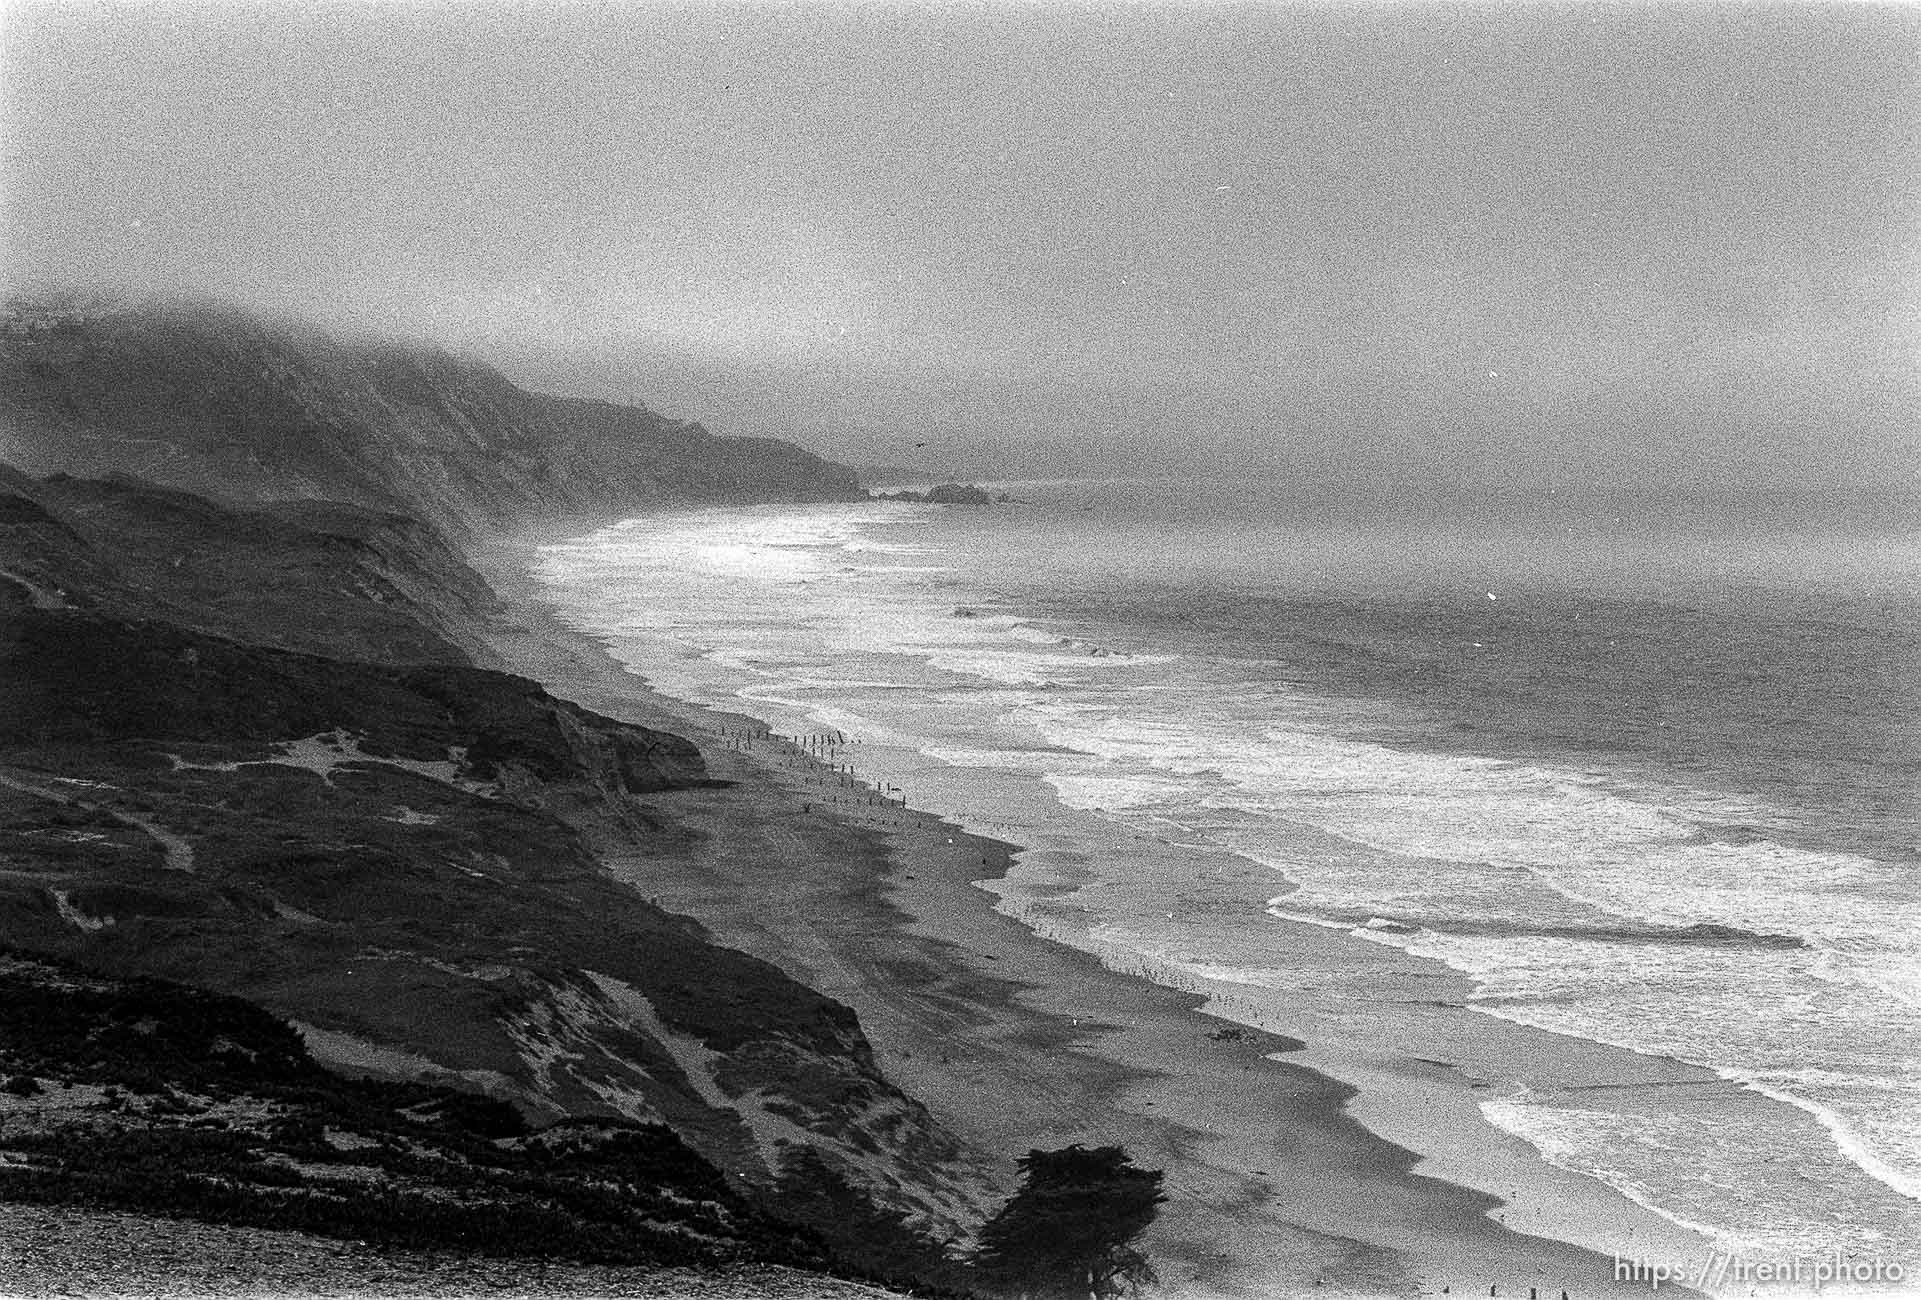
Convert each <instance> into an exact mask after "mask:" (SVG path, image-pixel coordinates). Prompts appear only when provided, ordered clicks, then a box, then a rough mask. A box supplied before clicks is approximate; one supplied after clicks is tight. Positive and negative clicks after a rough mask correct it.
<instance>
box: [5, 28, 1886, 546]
mask: <svg viewBox="0 0 1921 1300" xmlns="http://www.w3.org/2000/svg"><path fill="white" fill-rule="evenodd" d="M0 23H3V24H4V26H0V60H4V63H3V64H0V74H3V75H0V83H3V85H4V89H0V114H3V116H0V125H3V126H4V132H3V133H0V167H3V168H4V171H3V173H0V180H3V181H4V186H3V187H0V193H3V195H4V197H3V198H0V221H3V222H4V226H0V235H3V236H4V244H3V245H0V249H3V251H4V263H0V266H3V267H4V270H0V279H4V282H5V285H6V286H7V287H8V288H10V289H19V288H28V287H37V286H44V285H49V284H70V285H82V286H107V287H111V288H115V289H130V290H134V291H139V292H147V291H155V290H159V291H170V290H174V289H182V290H187V291H193V292H202V293H206V292H211V293H215V294H218V295H221V296H224V297H229V298H234V299H238V300H240V301H242V302H246V303H252V304H258V305H262V306H269V307H274V308H278V309H283V310H292V311H295V312H298V313H301V314H305V315H308V316H313V317H316V318H319V319H321V320H323V321H326V322H328V323H333V324H338V325H344V326H359V327H367V328H374V329H380V330H386V331H394V332H401V333H406V334H412V335H423V336H427V337H431V338H435V339H437V340H440V341H442V342H444V343H446V344H448V345H450V346H453V347H455V348H458V349H461V350H463V351H467V352H471V353H472V354H474V355H476V356H479V357H481V358H483V359H486V360H488V361H490V362H491V363H493V364H496V365H498V366H500V367H501V368H502V369H503V370H504V371H506V373H508V374H509V375H510V376H512V377H514V378H515V379H517V380H519V381H520V382H522V383H524V384H527V385H529V386H532V387H538V388H543V389H547V390H550V391H564V392H572V393H583V394H591V395H596V396H605V397H612V398H616V399H619V400H630V401H640V402H644V403H645V404H647V405H649V406H652V407H654V408H655V409H658V410H663V411H666V412H668V413H670V414H674V415H677V416H682V417H685V418H692V419H699V420H701V421H702V422H704V423H706V424H707V425H708V426H709V427H710V428H713V429H714V430H716V431H717V432H723V433H734V434H766V435H773V436H784V437H791V438H794V439H796V440H799V441H801V442H803V443H805V444H806V445H809V446H811V447H814V448H815V449H817V450H821V451H824V452H827V453H829V454H836V455H839V456H841V457H843V458H846V459H850V460H853V461H855V462H858V463H865V464H885V465H900V466H907V467H911V466H926V467H930V468H948V467H950V466H951V467H955V468H960V469H965V470H967V471H969V472H971V473H976V474H985V475H992V474H994V473H995V472H996V471H1001V472H1005V473H1007V474H1010V475H1012V474H1021V473H1028V474H1032V473H1051V472H1060V473H1075V472H1088V471H1099V470H1102V469H1113V470H1118V471H1126V472H1136V473H1138V472H1147V473H1153V472H1170V473H1208V474H1227V475H1231V476H1236V477H1240V478H1242V479H1243V480H1244V481H1251V482H1258V483H1263V484H1271V485H1272V489H1273V491H1274V492H1275V493H1276V494H1277V495H1278V496H1281V497H1289V496H1310V495H1311V496H1315V497H1322V498H1335V499H1342V500H1352V501H1354V502H1356V503H1360V504H1362V505H1367V506H1370V507H1371V508H1379V509H1386V510H1393V509H1397V508H1400V506H1401V505H1402V504H1404V503H1406V502H1409V501H1413V500H1416V499H1418V500H1421V501H1429V502H1440V503H1442V505H1443V507H1444V508H1453V509H1459V510H1462V511H1467V512H1472V511H1473V510H1475V509H1478V508H1480V506H1479V505H1477V503H1483V502H1487V501H1493V500H1500V501H1507V502H1514V501H1525V500H1533V501H1537V502H1541V501H1562V502H1572V501H1576V500H1583V501H1601V502H1620V501H1630V502H1636V503H1640V504H1641V505H1642V506H1643V507H1644V508H1653V509H1661V508H1666V507H1665V505H1664V504H1663V503H1666V502H1668V501H1670V500H1673V499H1679V498H1682V497H1687V498H1690V499H1711V500H1713V501H1715V502H1718V503H1720V504H1719V506H1718V507H1717V508H1719V509H1724V510H1726V511H1730V512H1734V513H1743V512H1745V513H1747V514H1750V515H1754V516H1756V517H1758V518H1761V519H1766V518H1769V517H1773V516H1775V515H1783V516H1784V517H1785V515H1792V514H1794V513H1795V512H1796V511H1800V510H1803V509H1838V510H1840V511H1842V512H1844V513H1845V512H1846V511H1848V510H1851V509H1854V508H1856V507H1857V506H1860V507H1862V508H1867V507H1866V504H1864V503H1873V502H1883V503H1884V502H1886V501H1887V500H1889V499H1891V498H1895V499H1902V500H1917V499H1921V414H1918V413H1921V400H1917V399H1921V6H1845V5H1827V4H1823V5H1814V4H1802V5H1787V4H1744V5H1738V6H1737V5H1719V4H1708V3H1690V4H1665V3H1664V4H1632V5H1627V4H1502V5H1488V6H1470V5H1463V4H1435V3H1402V4H1378V3H1376V4H1346V5H1299V4H1264V5H1245V4H1201V3H1183V4H1163V5H1138V4H1137V5H1125V6H1122V5H1106V4H1067V3H1061V2H1059V0H1055V2H1053V3H1047V4H1016V3H998V4H980V3H946V4H938V5H936V4H925V3H916V4H906V3H875V2H867V3H835V4H823V3H808V2H805V0H803V2H801V3H783V4H762V5H752V6H747V5H727V4H701V5H683V4H624V5H612V4H546V3H543V4H540V5H526V6H519V5H509V4H503V3H486V2H482V3H469V4H433V5H426V4H399V3H390V4H372V5H370V4H351V5H350V4H340V3H320V4H310V5H301V6H295V5H291V4H287V5H247V4H239V3H223V4H212V5H200V4H188V3H177V2H174V0H158V2H156V3H121V2H118V0H94V2H92V3H87V2H83V0H59V2H58V3H54V2H51V0H37V2H25V3H23V2H22V0H10V2H9V3H7V4H6V5H5V7H4V9H0Z"/></svg>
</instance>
